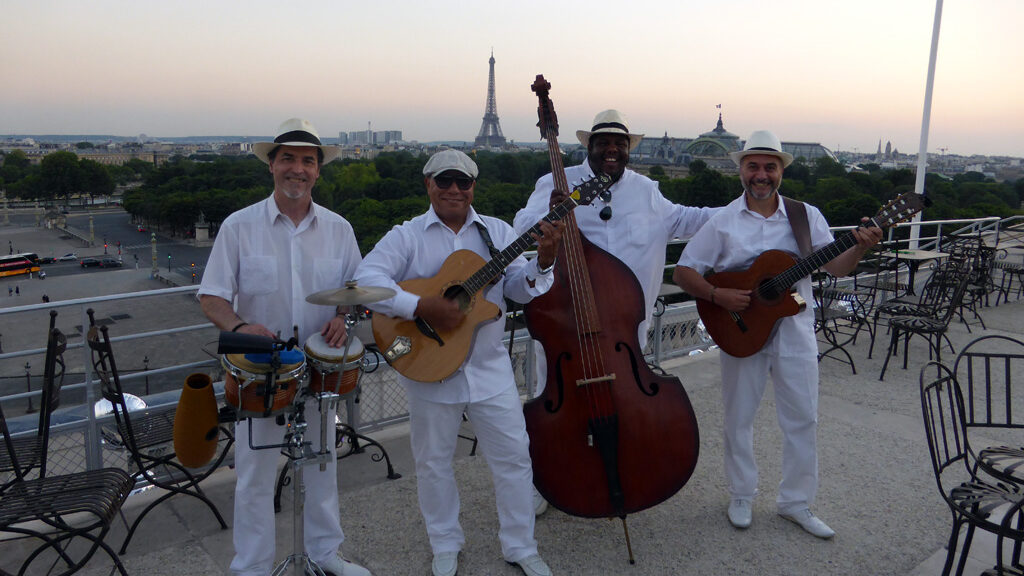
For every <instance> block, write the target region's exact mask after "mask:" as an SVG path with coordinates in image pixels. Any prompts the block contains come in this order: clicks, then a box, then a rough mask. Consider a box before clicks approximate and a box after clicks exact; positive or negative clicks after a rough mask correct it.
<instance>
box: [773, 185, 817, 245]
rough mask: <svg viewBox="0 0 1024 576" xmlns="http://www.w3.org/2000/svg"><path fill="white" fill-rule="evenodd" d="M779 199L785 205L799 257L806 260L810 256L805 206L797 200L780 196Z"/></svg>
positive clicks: (808, 227) (809, 234)
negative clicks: (798, 249)
mask: <svg viewBox="0 0 1024 576" xmlns="http://www.w3.org/2000/svg"><path fill="white" fill-rule="evenodd" d="M779 197H780V198H782V202H783V203H784V204H785V205H786V215H787V216H788V217H789V226H790V228H792V229H793V236H794V237H796V245H797V247H798V248H800V257H801V258H806V257H807V256H809V255H810V254H811V227H810V225H809V224H808V223H807V206H805V205H804V203H803V202H800V201H799V200H793V199H792V198H787V197H786V196H782V195H780V196H779Z"/></svg>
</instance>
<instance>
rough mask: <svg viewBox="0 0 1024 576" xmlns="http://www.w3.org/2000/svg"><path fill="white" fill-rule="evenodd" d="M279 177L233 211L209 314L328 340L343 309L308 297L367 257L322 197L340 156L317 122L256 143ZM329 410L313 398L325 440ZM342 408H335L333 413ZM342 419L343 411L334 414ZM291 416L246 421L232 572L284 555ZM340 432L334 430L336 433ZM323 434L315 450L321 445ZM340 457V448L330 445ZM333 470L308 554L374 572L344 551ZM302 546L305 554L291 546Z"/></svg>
mask: <svg viewBox="0 0 1024 576" xmlns="http://www.w3.org/2000/svg"><path fill="white" fill-rule="evenodd" d="M253 153H254V154H255V155H256V156H257V157H258V158H259V159H260V160H262V161H263V162H265V163H266V164H267V165H268V167H269V169H270V173H271V174H272V175H273V178H274V192H273V194H272V195H271V196H270V197H268V198H266V199H264V200H262V201H260V202H257V203H256V204H253V205H251V206H248V207H246V208H242V209H241V210H238V211H237V212H234V213H232V214H231V215H230V216H228V217H227V218H226V219H225V220H224V223H223V224H222V225H221V227H220V230H219V231H218V233H217V238H216V240H215V241H214V244H213V250H212V251H211V253H210V259H209V262H208V263H207V265H206V272H205V273H204V274H203V281H202V285H201V286H200V288H199V301H200V304H201V306H202V309H203V312H204V313H205V314H206V316H207V317H208V318H209V319H210V321H211V322H213V323H214V324H216V325H217V327H218V328H220V329H221V330H230V331H232V332H240V333H245V334H256V335H261V336H271V337H274V336H279V335H281V334H283V335H284V338H286V339H287V338H288V337H289V336H290V335H291V334H292V331H293V327H298V337H299V342H300V343H301V342H305V341H306V338H308V337H309V336H311V335H312V334H314V333H316V332H319V333H320V334H322V335H323V337H324V339H325V340H326V341H327V343H328V345H330V346H334V347H340V346H342V345H343V344H344V343H345V340H346V338H347V334H346V330H345V321H344V318H342V317H340V316H339V315H338V314H337V312H336V310H335V308H334V307H333V306H318V305H314V304H310V303H308V302H306V300H305V299H306V296H308V295H310V294H312V293H314V292H319V291H321V290H327V289H331V288H340V287H342V286H344V284H345V281H346V280H349V279H351V278H352V277H353V275H354V274H355V270H356V267H357V266H358V265H359V262H360V261H361V257H360V254H359V247H358V245H357V244H356V237H355V234H354V233H353V232H352V226H351V225H350V224H349V223H348V221H347V220H345V219H344V218H342V217H341V216H339V215H337V214H335V213H334V212H331V211H330V210H327V209H326V208H324V207H322V206H320V205H318V204H316V203H314V202H313V199H312V196H311V193H312V190H313V186H314V185H315V184H316V181H317V179H318V178H319V176H320V167H321V166H322V165H323V164H326V163H327V162H330V161H331V160H334V159H335V158H337V157H338V155H339V153H340V149H339V148H338V147H337V146H324V145H323V144H322V143H321V142H320V137H319V136H318V135H317V132H316V129H315V128H314V127H313V125H312V124H311V123H309V121H307V120H302V119H300V118H292V119H290V120H286V121H285V122H284V123H282V124H281V126H280V127H279V128H278V131H277V137H276V138H275V139H274V141H273V142H259V143H256V144H254V145H253ZM319 410H320V406H319V403H318V402H316V401H314V400H310V401H307V402H306V404H305V418H306V422H307V425H308V427H307V429H306V438H308V439H319V438H320V421H321V419H320V412H319ZM332 412H333V409H332ZM327 421H328V422H334V414H328V418H327ZM282 424H283V422H278V421H277V419H275V418H251V419H249V420H243V421H242V422H240V423H239V424H238V426H236V428H235V433H236V440H237V441H236V442H235V471H236V473H237V474H238V480H237V482H236V484H235V515H234V534H233V539H234V545H235V557H234V558H233V559H232V561H231V573H232V574H239V575H253V576H256V575H260V576H266V575H267V574H269V573H270V572H271V570H272V569H273V562H274V557H275V546H274V544H275V536H274V534H275V529H274V528H275V526H274V507H273V496H274V483H275V479H276V477H277V474H276V471H277V465H278V463H279V461H280V459H281V458H280V450H279V449H278V448H270V449H253V448H251V446H270V445H275V444H280V443H281V442H282V441H283V440H284V434H285V427H284V426H283V425H282ZM328 438H334V434H333V433H332V434H328ZM317 442H318V440H314V449H319V446H317V445H316V443H317ZM329 448H330V450H331V453H332V456H333V452H334V444H333V442H332V443H330V446H329ZM325 468H326V469H324V470H321V468H320V467H318V466H307V467H306V468H305V470H304V484H305V486H306V497H305V506H304V518H303V519H302V522H303V532H304V540H305V543H304V545H305V554H306V555H307V556H308V557H309V559H310V560H311V561H313V562H315V563H316V564H317V565H319V567H320V568H321V569H322V570H323V571H324V572H325V573H326V574H331V575H333V576H369V574H370V572H369V571H368V570H366V569H365V568H363V567H362V566H359V565H357V564H354V563H352V562H349V561H347V560H345V559H344V558H342V557H341V556H339V553H338V548H339V547H340V546H341V543H342V541H344V539H345V535H344V533H343V532H342V530H341V520H340V513H339V508H338V475H337V460H336V459H335V458H333V457H331V458H328V459H327V462H326V466H325ZM289 552H298V551H289Z"/></svg>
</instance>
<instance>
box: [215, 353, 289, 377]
mask: <svg viewBox="0 0 1024 576" xmlns="http://www.w3.org/2000/svg"><path fill="white" fill-rule="evenodd" d="M224 361H225V362H227V363H228V364H230V365H231V366H234V367H235V368H237V369H239V370H242V371H244V372H248V373H249V374H268V373H270V372H273V370H271V368H270V363H264V362H253V361H251V360H249V359H248V358H246V357H245V354H225V355H224ZM302 364H303V362H297V363H294V364H281V369H280V370H279V371H278V374H287V373H289V372H293V371H294V370H296V369H298V368H299V367H300V366H302ZM225 368H228V367H227V366H225Z"/></svg>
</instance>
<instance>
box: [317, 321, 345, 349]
mask: <svg viewBox="0 0 1024 576" xmlns="http://www.w3.org/2000/svg"><path fill="white" fill-rule="evenodd" d="M320 335H321V336H323V337H324V341H325V342H327V345H328V346H330V347H331V348H341V347H342V346H344V345H345V340H347V339H348V329H347V328H345V318H344V317H342V316H335V317H334V318H331V320H330V322H328V323H327V324H325V325H324V328H323V330H321V331H320Z"/></svg>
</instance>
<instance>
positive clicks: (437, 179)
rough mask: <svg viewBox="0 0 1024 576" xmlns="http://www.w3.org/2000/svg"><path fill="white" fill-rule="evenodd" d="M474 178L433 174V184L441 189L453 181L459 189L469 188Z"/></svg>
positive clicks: (450, 185) (449, 185) (449, 186)
mask: <svg viewBox="0 0 1024 576" xmlns="http://www.w3.org/2000/svg"><path fill="white" fill-rule="evenodd" d="M473 182H474V180H473V179H472V178H469V177H468V176H434V184H437V187H438V188H440V189H441V190H447V189H448V188H451V187H452V183H455V185H456V186H458V187H459V190H463V191H465V190H469V189H470V188H472V187H473Z"/></svg>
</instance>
